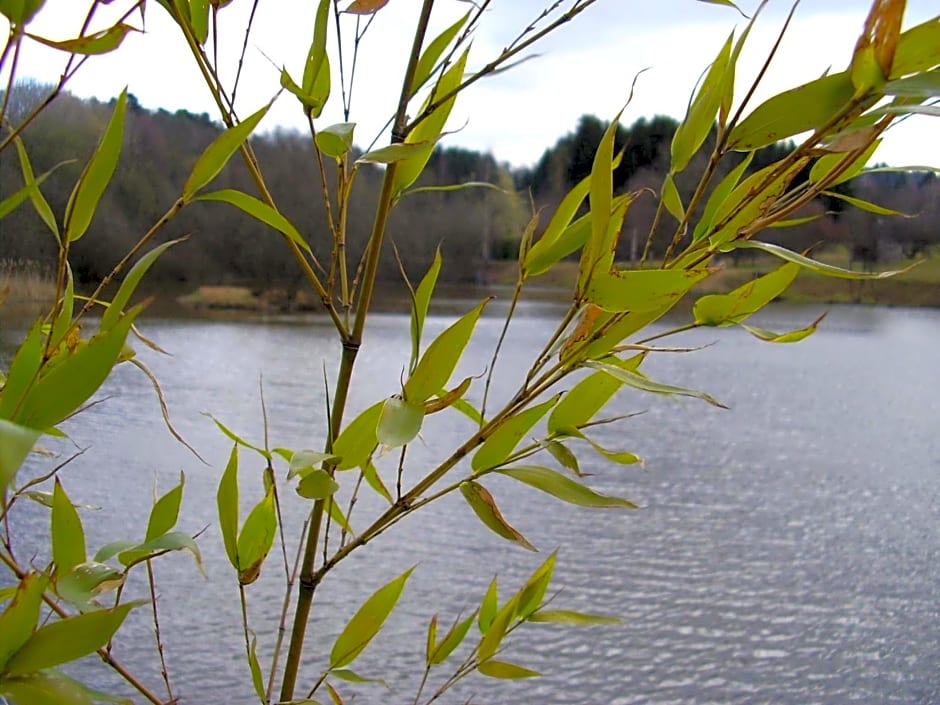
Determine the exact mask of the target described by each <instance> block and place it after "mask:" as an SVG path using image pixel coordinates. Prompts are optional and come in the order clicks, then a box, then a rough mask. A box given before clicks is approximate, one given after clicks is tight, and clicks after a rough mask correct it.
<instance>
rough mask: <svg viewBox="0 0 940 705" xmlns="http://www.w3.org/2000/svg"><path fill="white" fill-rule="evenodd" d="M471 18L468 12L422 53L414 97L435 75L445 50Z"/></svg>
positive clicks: (415, 78)
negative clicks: (434, 72) (432, 75)
mask: <svg viewBox="0 0 940 705" xmlns="http://www.w3.org/2000/svg"><path fill="white" fill-rule="evenodd" d="M469 17H470V13H469V12H468V13H467V14H465V15H464V16H463V17H461V18H460V19H459V20H457V21H456V22H454V23H453V24H452V25H451V26H450V27H448V28H447V29H445V30H444V31H443V32H441V33H440V34H439V35H437V36H436V37H435V38H434V39H433V40H431V42H430V43H429V44H428V46H427V48H426V49H425V50H424V51H423V52H422V53H421V58H420V59H418V65H417V67H416V68H415V77H414V88H413V89H412V95H414V94H415V93H417V92H418V91H419V90H420V89H421V87H422V86H423V85H424V84H425V83H427V81H428V79H429V78H431V74H432V73H433V71H434V69H435V68H437V65H438V60H439V59H440V58H441V55H442V54H443V53H444V50H445V49H446V48H447V47H448V46H450V43H451V42H452V41H453V40H454V37H456V36H457V32H459V31H460V30H461V29H462V28H463V26H464V25H465V24H466V23H467V19H468V18H469Z"/></svg>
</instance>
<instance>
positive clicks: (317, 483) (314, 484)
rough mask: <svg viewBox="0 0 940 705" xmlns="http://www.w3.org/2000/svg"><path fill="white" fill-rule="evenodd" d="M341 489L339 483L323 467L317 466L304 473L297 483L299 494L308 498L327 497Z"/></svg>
mask: <svg viewBox="0 0 940 705" xmlns="http://www.w3.org/2000/svg"><path fill="white" fill-rule="evenodd" d="M337 490H339V484H338V483H337V482H336V480H334V479H333V478H332V477H330V474H329V473H328V472H327V471H326V470H324V469H323V468H316V469H314V470H313V471H312V472H310V473H307V474H306V475H304V477H303V479H302V480H301V481H300V484H298V485H297V494H299V495H300V496H301V497H305V498H307V499H326V498H327V497H332V496H333V495H334V494H336V492H337Z"/></svg>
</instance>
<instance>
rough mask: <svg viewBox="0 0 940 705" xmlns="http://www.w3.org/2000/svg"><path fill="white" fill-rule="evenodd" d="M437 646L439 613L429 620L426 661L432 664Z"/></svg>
mask: <svg viewBox="0 0 940 705" xmlns="http://www.w3.org/2000/svg"><path fill="white" fill-rule="evenodd" d="M436 646H437V615H436V614H435V615H434V616H433V617H431V621H430V622H428V636H427V639H426V640H425V647H424V662H425V663H426V664H427V665H428V666H430V665H431V656H432V655H433V654H434V648H435V647H436Z"/></svg>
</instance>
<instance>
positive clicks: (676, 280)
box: [585, 269, 711, 312]
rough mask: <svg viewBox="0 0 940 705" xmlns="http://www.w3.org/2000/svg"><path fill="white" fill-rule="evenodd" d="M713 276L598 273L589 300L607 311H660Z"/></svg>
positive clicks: (687, 272) (663, 271)
mask: <svg viewBox="0 0 940 705" xmlns="http://www.w3.org/2000/svg"><path fill="white" fill-rule="evenodd" d="M709 274H711V272H710V271H709V270H708V269H633V270H623V271H620V270H615V271H612V272H597V273H595V275H594V276H593V277H591V280H590V282H589V283H588V287H587V290H586V291H585V298H586V300H587V301H589V302H590V303H592V304H594V305H595V306H598V307H599V308H601V309H603V310H605V311H611V312H624V311H636V312H644V311H656V310H659V309H661V308H663V307H664V306H672V305H674V304H675V303H676V302H678V301H679V299H681V298H682V297H683V296H685V294H686V292H688V291H689V289H691V288H692V287H693V286H694V285H695V284H697V283H698V282H700V281H702V280H703V279H705V278H706V277H708V276H709Z"/></svg>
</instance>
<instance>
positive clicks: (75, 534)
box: [52, 478, 87, 575]
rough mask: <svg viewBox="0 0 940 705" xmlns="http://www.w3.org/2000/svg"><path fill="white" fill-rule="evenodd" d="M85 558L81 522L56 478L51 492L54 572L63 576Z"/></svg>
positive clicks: (83, 532)
mask: <svg viewBox="0 0 940 705" xmlns="http://www.w3.org/2000/svg"><path fill="white" fill-rule="evenodd" d="M86 558H87V557H86V555H85V531H84V529H83V528H82V520H81V518H80V517H79V516H78V511H77V510H76V509H75V506H74V505H73V504H72V502H71V500H70V499H69V497H68V495H67V494H66V493H65V490H64V489H63V488H62V483H61V482H59V478H56V481H55V489H54V490H53V492H52V560H53V561H54V562H55V565H56V571H57V572H58V573H60V574H63V575H64V574H65V573H67V572H68V571H69V570H71V568H72V567H73V566H76V565H78V564H79V563H84V562H85V560H86Z"/></svg>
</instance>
